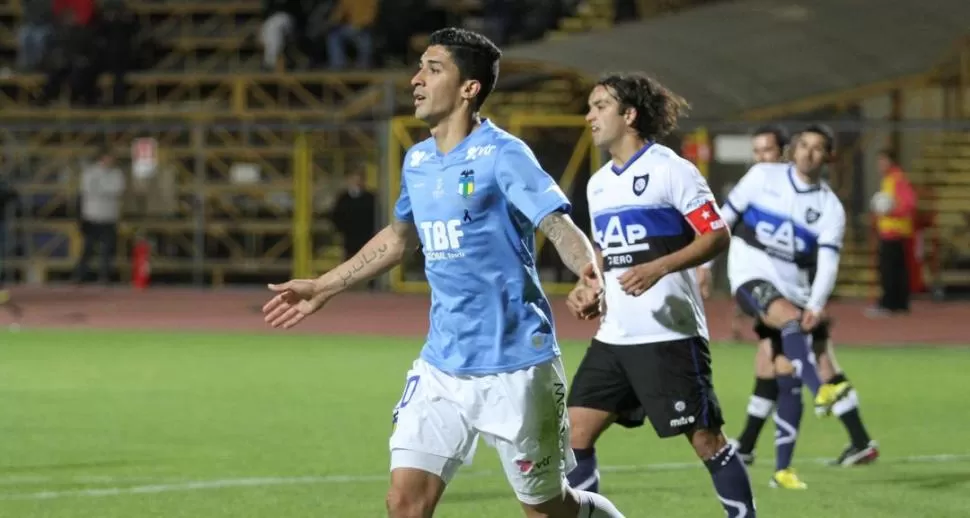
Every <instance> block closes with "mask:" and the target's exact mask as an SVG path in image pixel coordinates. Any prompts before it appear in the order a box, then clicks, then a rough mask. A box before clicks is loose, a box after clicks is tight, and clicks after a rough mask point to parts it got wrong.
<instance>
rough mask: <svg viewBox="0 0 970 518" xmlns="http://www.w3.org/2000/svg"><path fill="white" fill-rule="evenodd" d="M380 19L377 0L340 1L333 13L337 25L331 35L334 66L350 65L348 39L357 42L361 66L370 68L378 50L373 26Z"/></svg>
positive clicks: (331, 53) (356, 52) (358, 58)
mask: <svg viewBox="0 0 970 518" xmlns="http://www.w3.org/2000/svg"><path fill="white" fill-rule="evenodd" d="M376 19H377V0H338V2H337V6H336V7H335V8H334V10H333V13H332V14H331V15H330V21H332V22H333V23H334V28H333V30H331V31H330V34H328V35H327V56H328V57H329V61H330V68H333V69H338V70H339V69H342V68H345V67H346V66H347V49H346V42H347V40H351V41H352V42H353V43H354V51H355V54H356V58H357V59H356V66H357V68H370V66H371V62H372V59H373V53H374V39H373V35H372V34H371V29H372V28H373V25H374V21H375V20H376Z"/></svg>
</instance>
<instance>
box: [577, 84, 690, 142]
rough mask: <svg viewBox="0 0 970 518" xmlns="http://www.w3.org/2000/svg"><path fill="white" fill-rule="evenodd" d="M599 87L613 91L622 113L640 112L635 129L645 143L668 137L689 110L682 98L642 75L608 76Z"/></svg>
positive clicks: (634, 122) (634, 123) (634, 124)
mask: <svg viewBox="0 0 970 518" xmlns="http://www.w3.org/2000/svg"><path fill="white" fill-rule="evenodd" d="M596 84H597V86H603V87H605V88H609V89H610V90H612V91H613V92H612V94H613V96H614V97H615V98H616V100H617V101H618V102H619V104H620V113H623V112H625V111H626V110H627V109H628V108H633V109H635V110H636V111H637V118H636V120H635V121H633V128H634V129H635V130H637V134H638V135H640V138H642V139H644V140H649V141H654V140H657V139H659V138H662V137H664V136H666V135H667V134H669V133H670V132H671V131H673V130H674V129H676V128H677V119H678V118H679V117H680V116H681V115H683V114H685V113H686V112H687V109H688V108H689V105H688V104H687V101H685V100H684V98H683V97H680V96H679V95H677V94H675V93H673V92H672V91H670V90H669V89H667V87H665V86H664V85H662V84H660V82H659V81H657V80H656V79H654V78H652V77H650V76H648V75H646V74H643V73H641V72H632V73H619V74H608V75H606V76H604V77H602V78H601V79H600V80H599V81H598V82H597V83H596Z"/></svg>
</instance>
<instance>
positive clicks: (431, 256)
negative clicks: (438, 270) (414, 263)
mask: <svg viewBox="0 0 970 518" xmlns="http://www.w3.org/2000/svg"><path fill="white" fill-rule="evenodd" d="M418 229H420V230H421V236H422V242H423V244H424V259H425V261H440V260H443V259H459V258H462V257H465V252H464V251H462V249H461V240H462V237H464V235H465V233H464V232H463V231H462V229H461V220H460V219H449V220H447V221H442V220H435V221H422V222H421V223H420V224H418Z"/></svg>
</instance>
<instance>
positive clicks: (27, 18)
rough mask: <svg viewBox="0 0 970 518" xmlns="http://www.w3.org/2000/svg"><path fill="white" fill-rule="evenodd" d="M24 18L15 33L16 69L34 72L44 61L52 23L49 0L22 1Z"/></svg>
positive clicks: (51, 7) (51, 8)
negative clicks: (16, 45) (16, 48)
mask: <svg viewBox="0 0 970 518" xmlns="http://www.w3.org/2000/svg"><path fill="white" fill-rule="evenodd" d="M23 9H24V17H23V22H22V23H21V25H20V29H19V30H18V31H17V44H18V46H19V51H18V52H17V67H18V68H20V69H21V70H34V69H36V68H37V67H38V66H40V64H41V61H42V60H43V59H44V53H45V48H46V46H47V37H48V36H49V35H50V33H51V28H52V26H53V21H54V13H53V5H52V4H51V0H24V3H23Z"/></svg>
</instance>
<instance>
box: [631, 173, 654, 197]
mask: <svg viewBox="0 0 970 518" xmlns="http://www.w3.org/2000/svg"><path fill="white" fill-rule="evenodd" d="M649 182H650V175H649V174H645V175H642V176H634V177H633V194H635V195H637V196H640V195H641V194H643V191H646V190H647V183H649Z"/></svg>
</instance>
